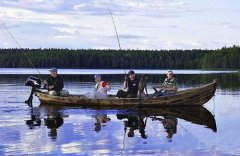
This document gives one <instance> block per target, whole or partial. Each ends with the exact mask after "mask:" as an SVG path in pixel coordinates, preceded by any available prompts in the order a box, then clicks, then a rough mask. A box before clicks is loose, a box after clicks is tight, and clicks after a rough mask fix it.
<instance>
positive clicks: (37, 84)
mask: <svg viewBox="0 0 240 156" xmlns="http://www.w3.org/2000/svg"><path fill="white" fill-rule="evenodd" d="M25 86H30V87H33V88H38V89H39V88H41V80H40V79H39V78H37V77H34V76H30V77H29V78H28V79H27V80H26V83H25Z"/></svg>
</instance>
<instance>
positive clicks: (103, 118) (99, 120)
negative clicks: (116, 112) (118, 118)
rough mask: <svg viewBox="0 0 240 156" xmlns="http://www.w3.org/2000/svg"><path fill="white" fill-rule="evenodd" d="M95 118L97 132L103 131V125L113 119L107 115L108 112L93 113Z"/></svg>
mask: <svg viewBox="0 0 240 156" xmlns="http://www.w3.org/2000/svg"><path fill="white" fill-rule="evenodd" d="M93 118H95V119H96V122H95V123H94V125H95V128H94V130H95V131H96V132H99V131H101V129H102V127H103V126H105V125H106V123H107V122H109V121H111V119H110V118H109V117H108V116H107V114H96V115H93Z"/></svg>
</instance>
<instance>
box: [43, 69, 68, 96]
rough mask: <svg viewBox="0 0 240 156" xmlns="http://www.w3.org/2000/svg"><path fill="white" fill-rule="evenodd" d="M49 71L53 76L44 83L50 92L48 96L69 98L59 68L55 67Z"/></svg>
mask: <svg viewBox="0 0 240 156" xmlns="http://www.w3.org/2000/svg"><path fill="white" fill-rule="evenodd" d="M49 71H50V72H51V75H50V77H49V78H48V79H47V80H45V81H44V84H45V87H46V88H47V90H48V94H49V95H52V96H68V95H69V92H68V91H66V90H63V87H64V83H63V79H62V77H61V76H59V75H58V74H57V72H58V70H57V68H55V67H54V68H52V69H50V70H49Z"/></svg>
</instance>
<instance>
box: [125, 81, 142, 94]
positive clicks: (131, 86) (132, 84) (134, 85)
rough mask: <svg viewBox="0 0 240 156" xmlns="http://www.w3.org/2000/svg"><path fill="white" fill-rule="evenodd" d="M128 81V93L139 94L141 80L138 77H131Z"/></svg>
mask: <svg viewBox="0 0 240 156" xmlns="http://www.w3.org/2000/svg"><path fill="white" fill-rule="evenodd" d="M127 83H128V94H133V95H135V96H137V93H138V84H139V80H138V79H137V78H135V79H134V80H130V79H129V80H128V82H127Z"/></svg>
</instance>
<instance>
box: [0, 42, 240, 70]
mask: <svg viewBox="0 0 240 156" xmlns="http://www.w3.org/2000/svg"><path fill="white" fill-rule="evenodd" d="M29 60H31V62H32V63H33V64H34V66H35V67H37V68H50V67H53V66H54V67H58V68H80V69H81V68H82V69H83V68H87V69H120V68H122V69H124V68H133V69H137V68H138V69H170V68H171V69H239V68H240V47H239V46H232V47H228V48H226V47H224V48H222V49H217V50H200V49H199V50H198V49H194V50H111V49H109V50H97V49H77V50H73V49H0V68H17V67H24V68H32V67H33V66H32V65H31V63H30V62H29Z"/></svg>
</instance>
